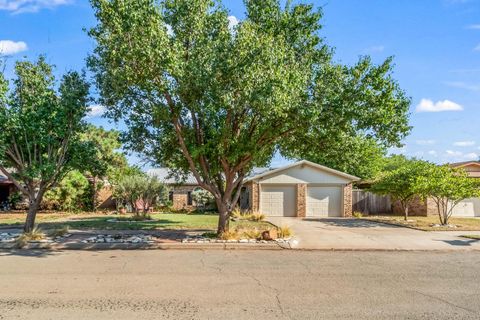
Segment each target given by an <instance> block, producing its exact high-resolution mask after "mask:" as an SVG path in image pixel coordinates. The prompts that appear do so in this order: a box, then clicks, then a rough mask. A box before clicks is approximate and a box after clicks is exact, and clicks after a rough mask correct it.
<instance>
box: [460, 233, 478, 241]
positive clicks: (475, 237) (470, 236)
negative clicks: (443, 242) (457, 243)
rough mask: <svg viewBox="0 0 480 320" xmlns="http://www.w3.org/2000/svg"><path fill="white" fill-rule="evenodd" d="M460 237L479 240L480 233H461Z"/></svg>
mask: <svg viewBox="0 0 480 320" xmlns="http://www.w3.org/2000/svg"><path fill="white" fill-rule="evenodd" d="M462 237H463V238H467V239H472V240H480V235H476V234H466V235H462Z"/></svg>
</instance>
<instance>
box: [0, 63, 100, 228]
mask: <svg viewBox="0 0 480 320" xmlns="http://www.w3.org/2000/svg"><path fill="white" fill-rule="evenodd" d="M15 73H16V79H15V80H14V81H13V85H12V86H11V93H10V94H9V93H8V91H9V90H8V89H9V86H8V83H7V81H6V79H5V78H4V77H3V75H1V74H0V172H2V173H3V174H5V175H6V176H7V177H8V178H9V179H10V180H12V181H13V183H14V184H15V186H16V187H17V188H18V189H19V190H20V191H21V192H22V193H23V194H25V195H26V196H27V197H28V199H29V210H28V214H27V218H26V221H25V226H24V231H25V232H31V231H32V229H33V227H34V224H35V217H36V214H37V210H38V208H39V206H40V203H41V202H42V199H43V196H44V194H45V193H46V192H47V191H48V190H50V189H51V188H52V187H54V186H55V185H56V184H57V183H58V182H59V181H60V180H61V179H62V178H63V177H64V176H65V174H67V173H68V172H69V171H71V170H73V169H75V168H82V167H83V166H84V165H87V164H90V162H91V161H92V160H94V159H95V147H94V145H93V144H91V143H89V142H87V141H82V140H81V138H80V133H82V132H83V131H84V129H85V125H86V124H85V122H84V121H83V120H82V119H83V118H84V116H85V115H86V113H87V111H88V107H87V103H88V91H89V86H88V84H87V82H86V80H85V78H84V76H82V75H81V74H79V73H76V72H69V73H67V74H66V75H65V76H63V78H62V80H61V82H60V86H59V87H58V90H56V82H55V78H54V76H53V72H52V66H50V65H49V64H47V63H46V62H45V58H44V57H40V58H39V59H38V61H37V62H34V63H32V62H28V61H21V62H17V63H16V65H15ZM7 168H11V169H13V170H7Z"/></svg>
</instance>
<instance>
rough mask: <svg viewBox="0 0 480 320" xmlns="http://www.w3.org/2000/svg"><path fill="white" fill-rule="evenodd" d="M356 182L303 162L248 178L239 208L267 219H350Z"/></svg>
mask: <svg viewBox="0 0 480 320" xmlns="http://www.w3.org/2000/svg"><path fill="white" fill-rule="evenodd" d="M358 180H360V179H359V178H357V177H355V176H352V175H349V174H347V173H344V172H340V171H337V170H334V169H331V168H328V167H325V166H322V165H319V164H316V163H313V162H310V161H306V160H302V161H298V162H296V163H293V164H290V165H287V166H284V167H281V168H278V169H273V170H269V171H266V172H263V173H261V174H257V175H253V176H251V177H249V178H247V179H246V181H245V186H244V189H243V190H242V191H243V192H242V195H241V199H240V206H241V208H242V209H251V210H253V211H259V212H261V213H263V214H265V215H266V216H285V217H349V216H351V215H352V183H353V182H354V181H358Z"/></svg>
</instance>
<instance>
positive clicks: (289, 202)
mask: <svg viewBox="0 0 480 320" xmlns="http://www.w3.org/2000/svg"><path fill="white" fill-rule="evenodd" d="M295 200H296V193H295V187H294V186H263V185H262V186H261V193H260V211H261V212H262V213H263V214H265V215H267V216H284V217H295V216H296V201H295Z"/></svg>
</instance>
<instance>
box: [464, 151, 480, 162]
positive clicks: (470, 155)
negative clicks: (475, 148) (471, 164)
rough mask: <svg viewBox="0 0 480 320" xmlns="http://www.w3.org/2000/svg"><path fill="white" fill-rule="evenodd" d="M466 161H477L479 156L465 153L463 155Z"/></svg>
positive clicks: (473, 153)
mask: <svg viewBox="0 0 480 320" xmlns="http://www.w3.org/2000/svg"><path fill="white" fill-rule="evenodd" d="M463 157H464V158H465V159H466V160H478V158H479V156H478V154H477V153H475V152H470V153H466V154H464V155H463Z"/></svg>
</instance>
